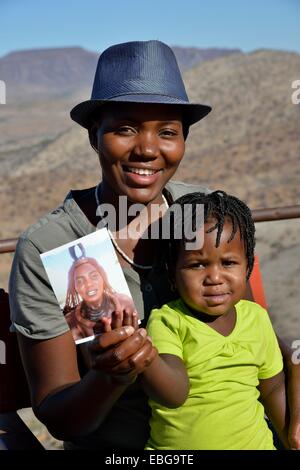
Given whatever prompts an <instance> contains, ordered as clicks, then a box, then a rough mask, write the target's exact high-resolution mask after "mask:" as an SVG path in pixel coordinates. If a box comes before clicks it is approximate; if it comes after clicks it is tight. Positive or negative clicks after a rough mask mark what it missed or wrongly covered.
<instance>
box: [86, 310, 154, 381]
mask: <svg viewBox="0 0 300 470" xmlns="http://www.w3.org/2000/svg"><path fill="white" fill-rule="evenodd" d="M101 324H102V333H101V334H100V335H98V336H97V337H96V338H95V339H94V340H93V341H92V342H91V344H90V346H89V350H90V353H91V355H92V368H93V369H94V370H98V371H101V372H103V373H105V374H107V375H109V376H111V377H112V378H113V379H114V380H115V381H117V382H119V383H128V384H129V383H131V382H133V381H134V380H135V379H136V377H137V375H138V374H140V373H141V372H143V371H144V370H145V369H146V368H147V367H148V366H149V365H150V364H151V363H152V361H153V360H154V359H155V358H156V357H157V350H156V348H155V347H153V345H152V342H151V339H150V338H149V337H148V336H147V331H146V330H145V329H143V328H138V315H137V312H136V311H134V312H131V311H127V310H126V309H125V311H124V312H123V313H122V314H120V312H114V313H113V314H112V317H111V319H107V318H103V320H102V321H101Z"/></svg>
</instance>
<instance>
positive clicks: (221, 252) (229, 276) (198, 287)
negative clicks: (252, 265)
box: [175, 220, 247, 316]
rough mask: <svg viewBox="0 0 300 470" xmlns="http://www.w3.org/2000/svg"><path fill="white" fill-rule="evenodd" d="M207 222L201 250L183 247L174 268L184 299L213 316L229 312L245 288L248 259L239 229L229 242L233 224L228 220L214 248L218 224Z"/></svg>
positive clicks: (196, 310) (196, 309)
mask: <svg viewBox="0 0 300 470" xmlns="http://www.w3.org/2000/svg"><path fill="white" fill-rule="evenodd" d="M215 223H216V221H215V220H211V221H209V222H207V223H205V227H204V230H205V232H204V245H203V247H202V249H201V250H185V249H184V247H181V249H180V251H179V254H178V258H177V263H176V270H175V281H176V286H177V289H178V291H179V293H180V296H181V298H182V299H183V300H184V302H185V303H186V304H187V305H188V306H189V307H190V308H191V309H192V310H193V311H194V312H202V313H205V314H207V315H211V316H219V315H224V314H226V313H230V312H231V311H232V309H233V308H234V305H235V304H236V303H237V302H238V301H239V300H240V299H241V298H243V296H244V294H245V290H246V272H247V259H246V255H245V249H244V245H243V242H242V241H241V239H240V232H239V230H238V231H237V233H236V234H235V237H234V239H233V240H232V241H231V242H230V243H228V240H229V238H230V235H231V232H232V224H231V222H230V221H226V222H225V224H224V228H223V232H222V235H221V240H220V245H219V246H218V248H216V247H215V243H216V235H217V230H214V231H213V232H211V233H206V231H207V230H208V229H209V228H211V227H213V226H214V225H215Z"/></svg>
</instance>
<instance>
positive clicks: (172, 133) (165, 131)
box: [160, 129, 178, 137]
mask: <svg viewBox="0 0 300 470" xmlns="http://www.w3.org/2000/svg"><path fill="white" fill-rule="evenodd" d="M177 134H178V132H177V131H175V130H174V129H162V130H161V131H160V135H163V136H167V137H172V136H176V135H177Z"/></svg>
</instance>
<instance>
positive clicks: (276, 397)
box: [258, 372, 290, 449]
mask: <svg viewBox="0 0 300 470" xmlns="http://www.w3.org/2000/svg"><path fill="white" fill-rule="evenodd" d="M258 390H259V391H260V397H259V400H260V402H261V403H262V404H263V406H264V408H265V411H266V414H267V416H268V418H269V419H270V420H271V422H272V424H273V426H274V428H275V430H276V432H277V434H278V436H279V438H280V440H281V441H282V443H283V445H284V446H285V447H286V448H287V449H289V448H290V445H289V441H288V416H287V406H286V393H285V377H284V372H280V373H279V374H277V375H275V376H274V377H271V378H269V379H263V380H262V379H261V380H260V381H259V386H258Z"/></svg>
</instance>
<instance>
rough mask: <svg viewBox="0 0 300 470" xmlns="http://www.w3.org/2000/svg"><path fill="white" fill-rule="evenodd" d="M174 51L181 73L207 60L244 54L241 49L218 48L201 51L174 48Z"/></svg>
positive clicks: (191, 48) (189, 48) (190, 48)
mask: <svg viewBox="0 0 300 470" xmlns="http://www.w3.org/2000/svg"><path fill="white" fill-rule="evenodd" d="M172 49H173V52H174V54H175V56H176V59H177V62H178V65H179V68H180V69H181V71H184V70H187V69H190V68H192V67H195V66H196V65H199V64H200V63H201V62H204V61H206V60H212V59H217V58H218V57H224V56H228V55H231V54H240V53H241V52H242V51H241V50H240V49H220V48H217V47H215V48H209V49H199V48H197V47H179V46H172Z"/></svg>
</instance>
